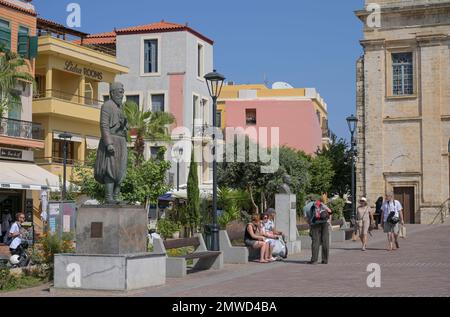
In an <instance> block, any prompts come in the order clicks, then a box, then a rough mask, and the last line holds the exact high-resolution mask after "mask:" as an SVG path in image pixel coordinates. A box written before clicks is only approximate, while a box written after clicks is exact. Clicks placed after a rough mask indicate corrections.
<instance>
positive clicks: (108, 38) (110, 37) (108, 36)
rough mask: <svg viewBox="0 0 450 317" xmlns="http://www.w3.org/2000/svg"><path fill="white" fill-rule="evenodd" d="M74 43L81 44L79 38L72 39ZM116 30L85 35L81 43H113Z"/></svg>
mask: <svg viewBox="0 0 450 317" xmlns="http://www.w3.org/2000/svg"><path fill="white" fill-rule="evenodd" d="M73 42H74V43H75V44H81V40H76V41H73ZM115 43H116V32H106V33H97V34H91V35H88V36H86V37H85V38H84V39H83V44H86V45H89V44H98V45H102V44H115Z"/></svg>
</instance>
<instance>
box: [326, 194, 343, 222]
mask: <svg viewBox="0 0 450 317" xmlns="http://www.w3.org/2000/svg"><path fill="white" fill-rule="evenodd" d="M329 207H330V208H331V210H332V211H333V220H340V219H342V218H344V207H345V200H344V199H342V198H336V199H333V200H332V201H331V202H330V206H329Z"/></svg>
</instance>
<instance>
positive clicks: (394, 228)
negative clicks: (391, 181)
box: [381, 192, 405, 251]
mask: <svg viewBox="0 0 450 317" xmlns="http://www.w3.org/2000/svg"><path fill="white" fill-rule="evenodd" d="M381 210H382V214H381V219H382V227H383V229H384V232H385V233H386V234H387V237H388V250H389V251H392V250H395V248H394V243H395V246H396V248H397V249H399V248H400V245H399V243H398V236H399V233H400V227H399V223H400V224H401V225H402V226H403V225H404V224H405V222H404V220H403V219H404V218H403V207H402V204H401V203H400V202H399V201H398V200H395V199H394V193H392V192H390V193H388V194H387V195H386V201H385V202H384V204H383V207H381ZM396 220H398V221H396Z"/></svg>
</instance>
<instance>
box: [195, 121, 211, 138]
mask: <svg viewBox="0 0 450 317" xmlns="http://www.w3.org/2000/svg"><path fill="white" fill-rule="evenodd" d="M211 127H212V126H210V125H209V124H194V137H195V138H203V137H207V136H208V133H207V132H208V129H209V128H211ZM209 136H211V131H210V132H209Z"/></svg>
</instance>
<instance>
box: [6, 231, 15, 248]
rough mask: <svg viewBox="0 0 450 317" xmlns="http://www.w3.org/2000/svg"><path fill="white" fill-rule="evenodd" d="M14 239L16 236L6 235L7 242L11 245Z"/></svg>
mask: <svg viewBox="0 0 450 317" xmlns="http://www.w3.org/2000/svg"><path fill="white" fill-rule="evenodd" d="M13 241H14V238H13V237H10V236H9V234H8V236H7V237H6V241H5V244H6V245H7V246H8V247H9V246H10V245H11V243H12V242H13Z"/></svg>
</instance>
